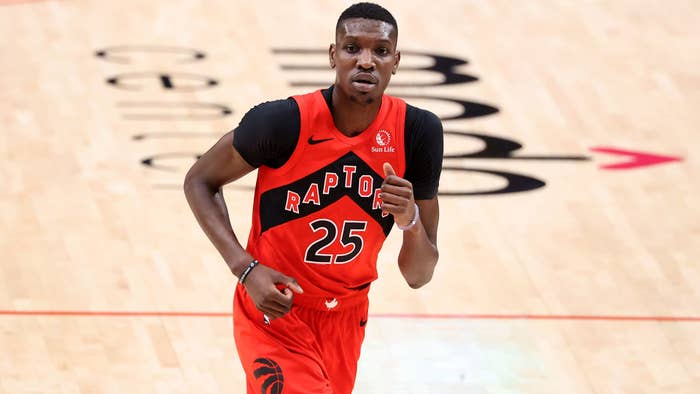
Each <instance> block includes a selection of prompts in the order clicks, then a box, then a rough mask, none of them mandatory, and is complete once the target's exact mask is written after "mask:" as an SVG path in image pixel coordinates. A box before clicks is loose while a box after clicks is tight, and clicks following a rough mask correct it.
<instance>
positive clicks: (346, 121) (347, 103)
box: [331, 87, 382, 137]
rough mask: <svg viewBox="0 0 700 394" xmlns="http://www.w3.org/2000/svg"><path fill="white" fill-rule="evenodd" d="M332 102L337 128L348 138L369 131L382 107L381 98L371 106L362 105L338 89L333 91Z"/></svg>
mask: <svg viewBox="0 0 700 394" xmlns="http://www.w3.org/2000/svg"><path fill="white" fill-rule="evenodd" d="M331 100H332V102H333V109H332V113H333V122H334V123H335V127H336V128H337V129H338V130H339V131H340V132H341V133H343V134H345V135H347V136H348V137H353V136H356V135H358V134H360V133H362V132H363V131H364V130H365V129H367V127H368V126H369V125H370V124H372V122H373V121H374V118H376V117H377V114H378V113H379V109H380V107H381V105H382V99H381V97H380V98H379V99H376V100H374V102H372V103H369V104H367V103H362V102H358V101H356V100H353V99H352V98H350V97H348V96H347V95H345V94H343V93H342V92H340V89H338V88H337V87H336V88H335V89H333V95H332V97H331Z"/></svg>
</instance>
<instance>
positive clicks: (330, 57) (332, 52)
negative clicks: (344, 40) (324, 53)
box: [328, 44, 335, 68]
mask: <svg viewBox="0 0 700 394" xmlns="http://www.w3.org/2000/svg"><path fill="white" fill-rule="evenodd" d="M328 63H329V64H330V66H331V68H335V44H331V45H330V46H329V47H328Z"/></svg>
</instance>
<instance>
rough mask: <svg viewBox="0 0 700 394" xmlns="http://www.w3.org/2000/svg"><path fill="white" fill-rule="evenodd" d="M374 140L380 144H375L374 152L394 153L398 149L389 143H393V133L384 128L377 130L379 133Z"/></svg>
mask: <svg viewBox="0 0 700 394" xmlns="http://www.w3.org/2000/svg"><path fill="white" fill-rule="evenodd" d="M374 140H375V141H376V142H377V145H379V147H376V146H373V147H372V152H375V153H379V152H385V153H392V152H395V151H396V149H395V148H394V147H393V146H389V144H390V143H391V133H389V132H388V131H386V130H384V129H381V130H379V131H377V135H376V136H374Z"/></svg>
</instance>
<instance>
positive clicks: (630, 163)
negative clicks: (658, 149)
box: [590, 146, 683, 170]
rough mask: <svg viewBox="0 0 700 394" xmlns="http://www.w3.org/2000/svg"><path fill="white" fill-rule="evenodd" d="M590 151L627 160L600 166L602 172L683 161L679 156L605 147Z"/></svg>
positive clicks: (593, 148)
mask: <svg viewBox="0 0 700 394" xmlns="http://www.w3.org/2000/svg"><path fill="white" fill-rule="evenodd" d="M590 150H591V151H593V152H598V153H608V154H611V155H617V156H626V157H627V158H628V160H627V161H624V162H622V163H614V164H601V165H600V168H601V169H603V170H630V169H633V168H640V167H648V166H653V165H657V164H662V163H669V162H672V161H683V158H682V157H680V156H663V155H657V154H655V153H648V152H639V151H632V150H624V149H617V148H610V147H605V146H596V147H592V148H590Z"/></svg>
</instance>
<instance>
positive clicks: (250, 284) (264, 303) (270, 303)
mask: <svg viewBox="0 0 700 394" xmlns="http://www.w3.org/2000/svg"><path fill="white" fill-rule="evenodd" d="M243 286H245V288H246V290H247V291H248V295H250V298H252V299H253V302H254V303H255V307H256V308H258V310H260V311H261V312H262V313H263V314H265V316H267V317H268V318H269V319H270V320H273V319H276V318H278V317H282V316H284V315H286V314H287V312H289V310H290V309H292V299H293V298H294V293H298V294H301V293H303V292H304V290H302V288H301V287H300V286H299V284H298V283H297V281H296V280H295V279H294V278H291V277H289V276H287V275H284V274H282V273H280V272H277V271H275V270H274V269H272V268H270V267H267V266H265V265H263V264H262V263H260V264H258V266H257V267H255V268H254V269H253V270H252V271H250V274H248V276H247V277H246V279H245V281H244V284H243Z"/></svg>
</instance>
